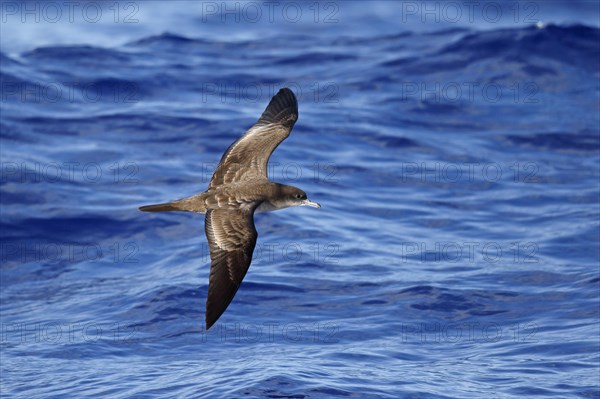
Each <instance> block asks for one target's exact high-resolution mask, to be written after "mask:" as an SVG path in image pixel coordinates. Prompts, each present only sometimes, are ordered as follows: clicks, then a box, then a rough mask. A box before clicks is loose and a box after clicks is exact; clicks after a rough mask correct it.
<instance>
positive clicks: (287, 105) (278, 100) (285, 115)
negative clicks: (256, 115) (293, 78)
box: [259, 87, 298, 127]
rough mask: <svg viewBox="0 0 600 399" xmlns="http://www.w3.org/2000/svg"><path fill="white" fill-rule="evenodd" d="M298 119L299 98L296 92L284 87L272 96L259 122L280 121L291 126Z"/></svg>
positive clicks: (279, 122)
mask: <svg viewBox="0 0 600 399" xmlns="http://www.w3.org/2000/svg"><path fill="white" fill-rule="evenodd" d="M297 120H298V100H297V99H296V95H295V94H294V92H293V91H292V90H291V89H290V88H288V87H283V88H281V89H279V91H278V92H277V94H275V95H274V96H273V98H271V101H270V102H269V105H267V108H266V109H265V112H263V114H262V115H261V117H260V119H259V123H264V124H271V123H278V124H281V125H284V126H288V127H291V126H293V125H294V123H296V121H297Z"/></svg>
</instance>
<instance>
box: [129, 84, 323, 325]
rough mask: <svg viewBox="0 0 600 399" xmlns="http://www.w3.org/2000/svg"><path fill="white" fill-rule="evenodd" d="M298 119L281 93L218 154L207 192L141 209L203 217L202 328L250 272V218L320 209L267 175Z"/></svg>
mask: <svg viewBox="0 0 600 399" xmlns="http://www.w3.org/2000/svg"><path fill="white" fill-rule="evenodd" d="M297 119H298V103H297V101H296V97H295V96H294V93H292V91H291V90H289V89H281V90H280V91H279V92H278V93H277V94H276V95H275V96H274V97H273V98H272V99H271V102H270V103H269V105H268V106H267V108H266V109H265V111H264V112H263V114H262V115H261V117H260V119H259V120H258V122H257V123H256V124H255V125H254V126H252V127H251V128H250V129H249V130H248V131H247V132H246V134H244V135H243V136H242V137H241V138H239V139H238V140H237V141H236V142H234V143H233V144H232V145H231V146H230V147H229V149H228V150H227V151H226V152H225V154H223V157H222V158H221V161H220V162H219V164H218V166H217V168H216V170H215V172H214V174H213V177H212V179H211V181H210V184H209V187H208V190H207V191H205V192H203V193H199V194H196V195H193V196H191V197H187V198H182V199H180V200H176V201H172V202H167V203H162V204H156V205H147V206H143V207H141V208H140V210H142V211H145V212H169V211H187V212H196V213H205V214H206V216H205V232H206V237H207V238H208V242H209V247H210V258H211V267H210V280H209V290H208V298H207V301H206V328H207V329H208V328H210V327H211V326H212V325H213V324H214V323H215V322H216V321H217V320H218V318H219V317H220V316H221V315H222V314H223V312H224V311H225V309H227V306H229V303H230V302H231V300H232V299H233V297H234V296H235V293H236V292H237V289H238V288H239V286H240V284H241V282H242V280H243V278H244V276H245V275H246V272H247V271H248V268H249V267H250V262H251V261H252V253H253V251H254V246H255V245H256V239H257V237H258V234H257V232H256V229H255V227H254V213H255V212H269V211H274V210H278V209H283V208H287V207H290V206H302V205H308V206H313V207H316V208H319V207H320V205H319V204H317V203H315V202H312V201H309V200H308V199H307V198H306V193H304V191H302V190H300V189H298V188H296V187H292V186H286V185H283V184H279V183H274V182H271V181H269V179H268V176H267V163H268V160H269V157H270V156H271V153H272V152H273V151H274V150H275V148H276V147H277V146H278V145H279V143H281V142H282V141H283V140H285V138H287V136H288V135H289V134H290V132H291V130H292V128H293V126H294V124H295V122H296V120H297Z"/></svg>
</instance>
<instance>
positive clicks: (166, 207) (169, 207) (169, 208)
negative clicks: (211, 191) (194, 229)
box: [139, 193, 208, 213]
mask: <svg viewBox="0 0 600 399" xmlns="http://www.w3.org/2000/svg"><path fill="white" fill-rule="evenodd" d="M207 195H208V194H207V193H201V194H196V195H192V196H191V197H187V198H182V199H180V200H177V201H171V202H163V203H162V204H153V205H146V206H141V207H140V208H139V209H140V211H142V212H173V211H184V212H197V213H204V212H206V203H205V199H206V197H207Z"/></svg>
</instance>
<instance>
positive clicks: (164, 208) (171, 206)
mask: <svg viewBox="0 0 600 399" xmlns="http://www.w3.org/2000/svg"><path fill="white" fill-rule="evenodd" d="M139 209H140V211H142V212H172V211H180V210H181V209H180V208H179V207H178V206H177V204H175V203H173V202H165V203H162V204H154V205H146V206H140V208H139Z"/></svg>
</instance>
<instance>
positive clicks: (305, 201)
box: [302, 199, 321, 208]
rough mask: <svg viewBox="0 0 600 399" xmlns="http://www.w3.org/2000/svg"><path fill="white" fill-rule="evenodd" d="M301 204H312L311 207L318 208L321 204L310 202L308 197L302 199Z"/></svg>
mask: <svg viewBox="0 0 600 399" xmlns="http://www.w3.org/2000/svg"><path fill="white" fill-rule="evenodd" d="M302 206H312V207H313V208H320V207H321V205H319V204H318V203H316V202H312V201H311V200H309V199H305V200H304V201H302Z"/></svg>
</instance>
